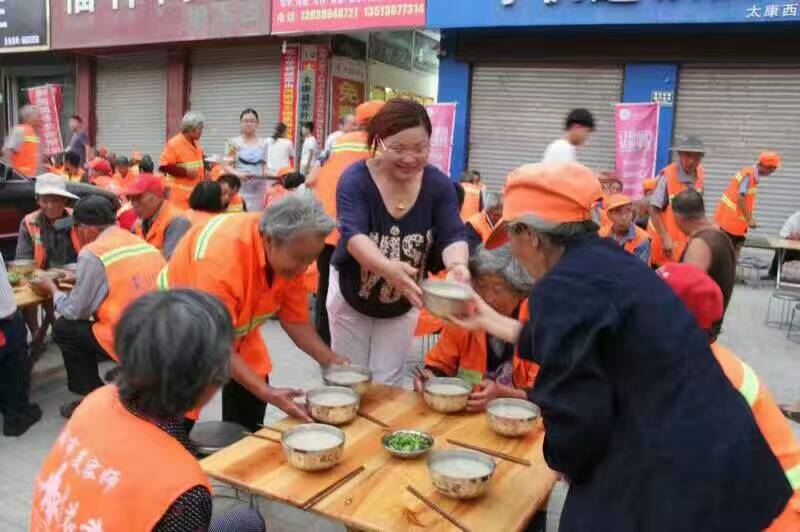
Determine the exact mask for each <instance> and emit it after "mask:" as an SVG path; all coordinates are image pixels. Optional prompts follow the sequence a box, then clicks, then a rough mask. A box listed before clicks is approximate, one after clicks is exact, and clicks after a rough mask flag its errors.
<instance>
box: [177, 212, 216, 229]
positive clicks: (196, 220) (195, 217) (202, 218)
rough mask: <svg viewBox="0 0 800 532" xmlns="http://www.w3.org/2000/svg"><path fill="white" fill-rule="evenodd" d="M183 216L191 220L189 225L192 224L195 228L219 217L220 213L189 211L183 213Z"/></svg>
mask: <svg viewBox="0 0 800 532" xmlns="http://www.w3.org/2000/svg"><path fill="white" fill-rule="evenodd" d="M182 214H183V216H186V218H188V219H189V223H190V224H192V227H194V226H196V225H205V224H206V223H208V221H209V220H210V219H211V218H213V217H214V216H217V215H218V214H219V213H218V212H207V211H196V210H194V209H189V210H188V211H183V213H182Z"/></svg>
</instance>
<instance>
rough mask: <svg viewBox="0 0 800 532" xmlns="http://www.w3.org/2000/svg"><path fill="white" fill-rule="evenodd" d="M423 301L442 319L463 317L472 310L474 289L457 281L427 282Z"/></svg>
mask: <svg viewBox="0 0 800 532" xmlns="http://www.w3.org/2000/svg"><path fill="white" fill-rule="evenodd" d="M422 301H423V303H425V308H426V309H428V312H430V313H431V314H433V315H435V316H439V317H440V318H444V319H449V318H450V317H453V316H463V315H464V314H469V312H470V311H471V309H472V289H471V288H470V287H469V286H467V285H465V284H461V283H457V282H455V281H438V280H427V281H424V282H423V283H422Z"/></svg>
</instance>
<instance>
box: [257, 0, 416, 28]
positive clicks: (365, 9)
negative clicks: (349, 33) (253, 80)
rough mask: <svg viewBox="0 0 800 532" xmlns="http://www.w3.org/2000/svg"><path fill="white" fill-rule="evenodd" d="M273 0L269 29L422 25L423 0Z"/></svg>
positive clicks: (406, 26) (405, 26)
mask: <svg viewBox="0 0 800 532" xmlns="http://www.w3.org/2000/svg"><path fill="white" fill-rule="evenodd" d="M343 4H345V2H343V1H342V0H314V2H309V1H308V0H272V33H273V34H277V33H309V32H317V33H321V32H330V31H342V30H358V29H371V30H374V29H381V28H414V27H419V28H422V27H424V26H425V2H424V0H418V1H414V0H348V1H347V2H346V5H343Z"/></svg>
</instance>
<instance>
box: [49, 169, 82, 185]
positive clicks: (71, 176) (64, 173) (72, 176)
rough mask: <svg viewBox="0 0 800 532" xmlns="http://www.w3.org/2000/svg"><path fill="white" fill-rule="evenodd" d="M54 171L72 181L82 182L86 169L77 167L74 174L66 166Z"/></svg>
mask: <svg viewBox="0 0 800 532" xmlns="http://www.w3.org/2000/svg"><path fill="white" fill-rule="evenodd" d="M56 173H57V174H58V175H60V176H61V177H63V178H64V179H66V180H67V181H71V182H72V183H83V180H84V179H85V178H86V171H85V170H84V169H83V168H78V171H77V172H75V173H74V174H72V173H70V172H69V170H67V169H66V168H61V169H60V170H59V171H58V172H56Z"/></svg>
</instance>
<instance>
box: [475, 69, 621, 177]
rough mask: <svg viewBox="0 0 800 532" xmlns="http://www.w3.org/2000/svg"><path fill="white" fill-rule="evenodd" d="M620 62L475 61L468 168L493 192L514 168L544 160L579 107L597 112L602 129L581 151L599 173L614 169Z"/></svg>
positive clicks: (585, 162) (595, 114)
mask: <svg viewBox="0 0 800 532" xmlns="http://www.w3.org/2000/svg"><path fill="white" fill-rule="evenodd" d="M622 76H623V73H622V67H621V66H580V65H573V66H544V65H542V66H539V65H520V64H506V65H495V64H492V65H476V66H475V69H474V71H473V76H472V96H471V109H470V132H469V137H470V145H469V167H470V168H474V169H477V170H479V171H480V172H481V174H482V175H483V179H484V181H485V182H486V183H487V184H488V185H489V187H490V188H492V189H494V190H499V189H501V188H502V186H503V183H504V182H505V178H506V176H507V175H508V173H509V172H510V171H511V170H513V169H514V168H516V167H518V166H520V165H523V164H527V163H534V162H538V161H540V160H541V158H542V155H543V154H544V150H545V148H546V147H547V145H548V144H549V143H550V142H552V141H553V140H554V139H556V138H557V137H559V136H561V135H562V134H563V130H564V118H565V117H566V115H567V113H568V112H569V111H570V110H571V109H573V108H576V107H585V108H587V109H589V110H590V111H592V113H593V114H594V116H595V120H596V122H597V130H596V131H595V132H594V133H593V134H592V136H591V137H590V138H589V144H588V145H587V146H585V147H583V148H580V149H579V150H578V158H579V160H580V161H581V162H582V163H584V164H586V165H588V166H590V167H592V168H593V169H595V170H596V171H601V170H608V169H613V168H614V149H615V148H614V146H615V143H614V104H615V103H618V102H619V101H620V96H621V94H622Z"/></svg>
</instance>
